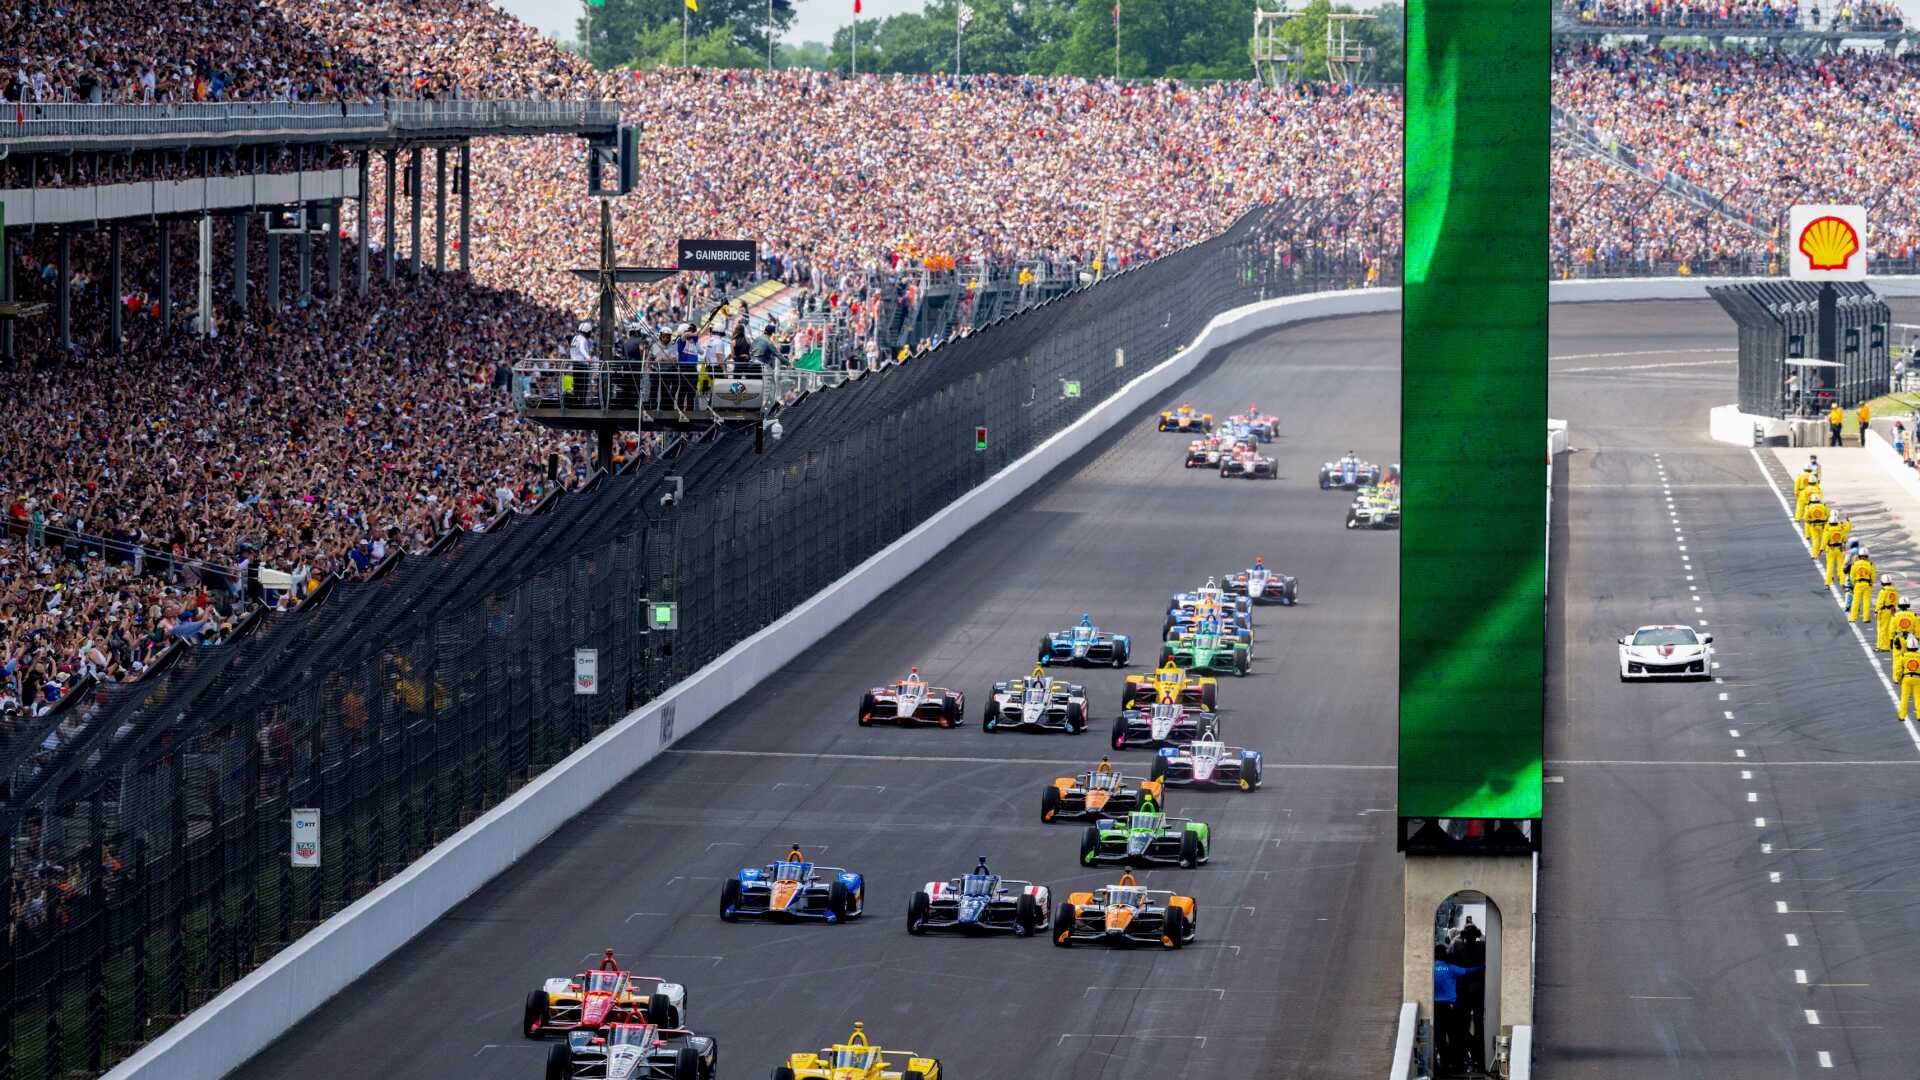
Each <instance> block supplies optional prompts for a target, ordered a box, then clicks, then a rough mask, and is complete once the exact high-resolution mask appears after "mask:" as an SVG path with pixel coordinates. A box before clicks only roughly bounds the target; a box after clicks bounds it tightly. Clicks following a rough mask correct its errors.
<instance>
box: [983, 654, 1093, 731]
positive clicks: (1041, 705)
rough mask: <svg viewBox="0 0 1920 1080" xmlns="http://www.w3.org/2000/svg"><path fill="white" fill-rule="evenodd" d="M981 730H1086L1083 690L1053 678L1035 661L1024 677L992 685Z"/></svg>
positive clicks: (1076, 685)
mask: <svg viewBox="0 0 1920 1080" xmlns="http://www.w3.org/2000/svg"><path fill="white" fill-rule="evenodd" d="M980 728H981V730H983V731H987V732H994V731H1002V730H1007V731H1012V730H1027V731H1064V732H1067V733H1068V734H1070V735H1078V734H1080V733H1081V732H1082V731H1085V730H1086V729H1087V689H1086V687H1084V686H1081V685H1080V684H1078V683H1070V682H1068V681H1066V680H1065V679H1056V678H1053V677H1052V676H1050V675H1048V674H1047V672H1046V669H1045V668H1042V667H1041V666H1040V665H1039V664H1035V665H1033V672H1032V673H1031V674H1029V675H1028V676H1027V677H1026V678H1024V679H1008V680H1007V681H1006V682H997V683H994V684H993V693H992V694H990V695H989V696H988V697H987V714H986V716H984V717H982V718H981V720H980Z"/></svg>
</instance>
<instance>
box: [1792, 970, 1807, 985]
mask: <svg viewBox="0 0 1920 1080" xmlns="http://www.w3.org/2000/svg"><path fill="white" fill-rule="evenodd" d="M1793 981H1794V982H1797V983H1799V984H1800V985H1801V986H1805V985H1807V969H1806V968H1794V969H1793Z"/></svg>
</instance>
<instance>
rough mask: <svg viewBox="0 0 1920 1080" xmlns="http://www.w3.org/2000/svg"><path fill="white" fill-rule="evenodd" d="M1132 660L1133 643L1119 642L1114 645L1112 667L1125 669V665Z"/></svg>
mask: <svg viewBox="0 0 1920 1080" xmlns="http://www.w3.org/2000/svg"><path fill="white" fill-rule="evenodd" d="M1132 659H1133V642H1132V641H1119V642H1115V643H1114V649H1113V666H1114V667H1126V666H1127V663H1128V662H1129V661H1131V660H1132Z"/></svg>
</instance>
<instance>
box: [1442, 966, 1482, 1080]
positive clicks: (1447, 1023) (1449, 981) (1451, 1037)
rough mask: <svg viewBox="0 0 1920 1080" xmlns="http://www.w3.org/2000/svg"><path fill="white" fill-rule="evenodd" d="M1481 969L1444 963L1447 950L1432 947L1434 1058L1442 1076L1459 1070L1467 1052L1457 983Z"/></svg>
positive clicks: (1462, 1011) (1463, 1011)
mask: <svg viewBox="0 0 1920 1080" xmlns="http://www.w3.org/2000/svg"><path fill="white" fill-rule="evenodd" d="M1482 966H1484V965H1476V966H1473V967H1465V966H1462V965H1460V964H1456V963H1453V962H1452V961H1450V960H1448V959H1447V947H1446V946H1445V945H1440V944H1436V945H1434V947H1433V1014H1434V1031H1435V1033H1436V1034H1437V1035H1438V1036H1439V1038H1438V1040H1437V1041H1438V1043H1439V1046H1438V1047H1437V1049H1436V1051H1435V1052H1436V1056H1437V1057H1438V1058H1439V1061H1438V1062H1437V1064H1438V1065H1439V1066H1440V1071H1441V1072H1442V1073H1446V1072H1452V1071H1454V1070H1456V1069H1458V1068H1459V1067H1460V1065H1461V1064H1462V1059H1463V1058H1464V1057H1465V1056H1466V1055H1467V1054H1468V1053H1469V1052H1470V1048H1469V1047H1468V1046H1467V1038H1466V1028H1467V1022H1468V1016H1467V1011H1466V1010H1465V1009H1464V1008H1462V1007H1461V1005H1460V1001H1459V997H1460V979H1461V976H1464V975H1470V974H1472V973H1474V972H1476V971H1479V970H1480V968H1481V967H1482Z"/></svg>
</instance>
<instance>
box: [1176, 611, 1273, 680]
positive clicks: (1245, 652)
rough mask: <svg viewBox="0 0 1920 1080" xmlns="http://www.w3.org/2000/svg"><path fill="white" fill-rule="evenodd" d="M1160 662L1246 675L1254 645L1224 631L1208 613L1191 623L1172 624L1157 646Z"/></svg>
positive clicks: (1251, 659) (1216, 619)
mask: <svg viewBox="0 0 1920 1080" xmlns="http://www.w3.org/2000/svg"><path fill="white" fill-rule="evenodd" d="M1160 662H1161V663H1162V664H1172V665H1174V666H1176V667H1181V668H1185V669H1186V670H1188V671H1204V672H1206V673H1208V674H1210V675H1211V674H1214V673H1217V672H1222V671H1230V672H1232V673H1233V674H1235V675H1245V674H1246V673H1247V670H1248V669H1249V668H1251V667H1252V666H1253V646H1252V645H1249V644H1247V643H1246V642H1245V641H1242V640H1240V638H1239V637H1237V636H1235V635H1233V634H1229V633H1227V632H1226V631H1225V630H1223V629H1222V628H1221V626H1220V620H1219V619H1218V618H1217V617H1215V616H1212V615H1208V616H1207V617H1205V618H1203V619H1201V620H1200V621H1199V622H1197V623H1194V624H1192V625H1186V624H1182V625H1180V626H1176V627H1174V629H1173V633H1171V634H1169V635H1168V636H1167V640H1166V642H1165V643H1164V644H1162V645H1161V646H1160Z"/></svg>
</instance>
